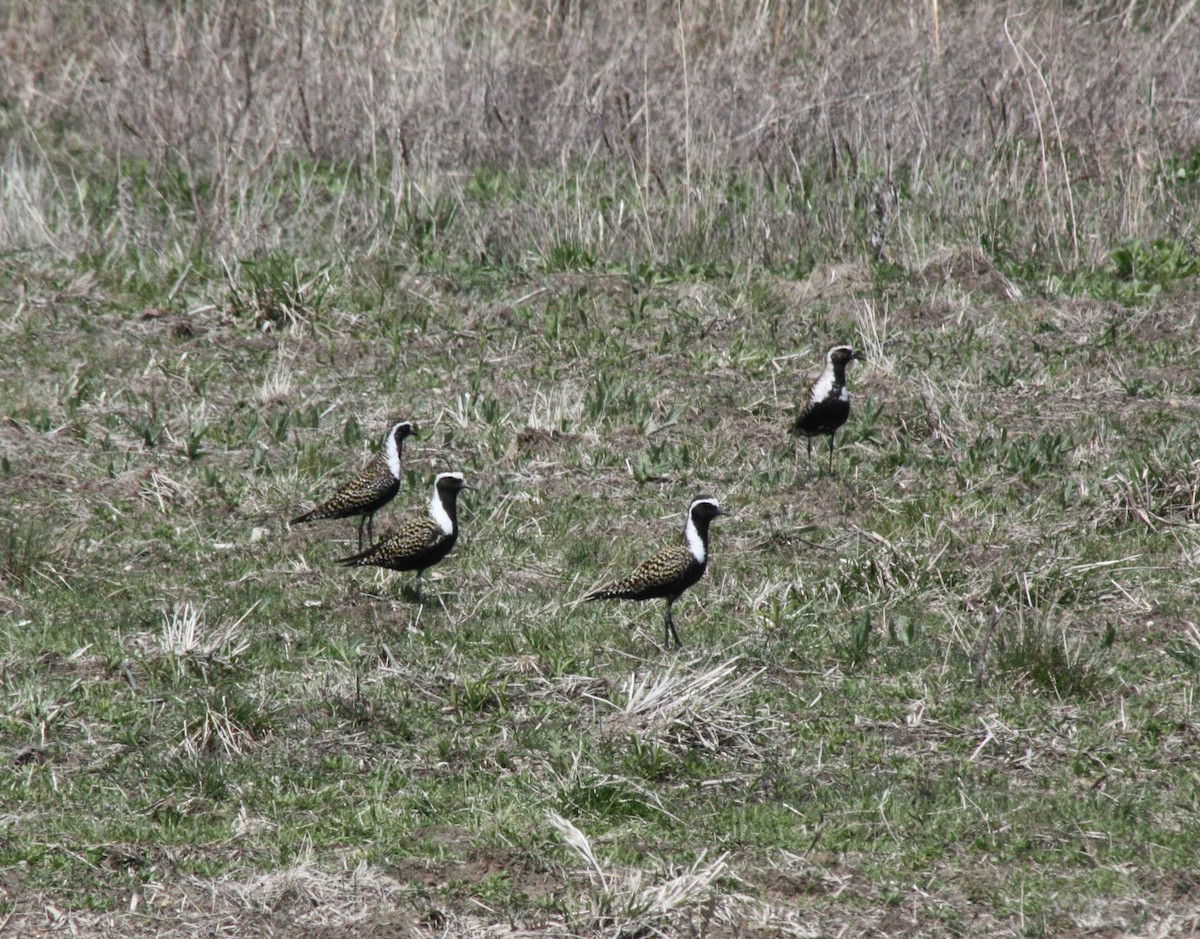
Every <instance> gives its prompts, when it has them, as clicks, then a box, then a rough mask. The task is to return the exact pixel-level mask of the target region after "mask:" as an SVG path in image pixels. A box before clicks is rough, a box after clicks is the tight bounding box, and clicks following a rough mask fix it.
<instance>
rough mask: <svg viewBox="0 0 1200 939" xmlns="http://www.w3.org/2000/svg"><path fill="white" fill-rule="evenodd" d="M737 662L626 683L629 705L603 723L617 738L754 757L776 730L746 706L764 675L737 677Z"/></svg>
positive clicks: (672, 670) (670, 670) (671, 669)
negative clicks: (763, 738)
mask: <svg viewBox="0 0 1200 939" xmlns="http://www.w3.org/2000/svg"><path fill="white" fill-rule="evenodd" d="M737 663H738V659H737V658H734V659H730V660H729V661H727V662H723V663H721V664H718V665H714V666H712V667H710V668H705V669H701V670H699V671H692V670H691V666H690V665H688V664H684V663H681V662H679V661H678V660H677V661H674V662H672V663H671V664H670V665H669V666H668V667H667V669H666V671H664V672H660V673H657V674H655V673H653V672H647V673H646V674H644V675H642V676H641V677H638V676H637V675H630V676H629V679H628V680H627V682H626V683H625V687H624V689H623V691H624V701H623V703H622V704H619V705H616V704H614V705H612V706H613V707H614V708H615V713H613V714H610V715H608V716H607V717H606V718H605V719H604V720H603V723H602V726H603V728H604V732H605V733H606V734H608V735H610V736H613V737H625V736H629V735H634V736H636V737H638V738H639V739H642V740H646V741H658V742H662V743H666V744H668V745H670V746H672V747H675V748H677V749H680V750H686V749H690V748H693V747H699V748H701V749H704V750H709V751H714V752H715V751H719V750H720V751H724V750H730V749H733V750H744V751H747V752H754V751H755V749H756V743H757V741H758V739H759V736H760V735H761V734H763V733H765V732H766V731H767V730H769V729H770V728H771V727H772V726H774V724H775V721H774V719H773V718H772V717H771V716H770V715H769V714H765V713H764V714H759V713H747V712H746V709H745V706H744V702H745V699H746V698H747V697H748V696H749V695H750V694H751V692H752V691H753V690H754V682H755V679H756V678H758V676H759V675H760V674H761V672H760V671H755V672H744V673H742V674H740V675H739V674H738V670H737Z"/></svg>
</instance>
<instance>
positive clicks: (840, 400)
mask: <svg viewBox="0 0 1200 939" xmlns="http://www.w3.org/2000/svg"><path fill="white" fill-rule="evenodd" d="M854 359H858V360H859V361H862V354H861V353H858V352H855V351H854V349H852V348H851V347H850V346H834V347H833V348H832V349H830V350H829V352H827V353H826V355H825V371H823V372H822V373H821V377H820V378H818V379H817V381H816V384H814V385H813V386H812V390H811V391H809V393H808V398H807V399H806V400H805V401H803V402H801V403H799V404H798V405H797V406H796V420H795V422H794V423H793V424H792V433H793V434H794V435H795V436H797V437H803V438H804V439H805V441H806V442H807V443H808V468H809V471H810V472H811V471H812V441H813V437H828V438H829V472H830V473H832V472H833V435H834V434H836V433H837V429H838V428H839V427H841V426H842V425H843V424H844V423H846V418H848V417H849V416H850V392H849V391H848V390H847V389H846V363H847V362H850V361H852V360H854Z"/></svg>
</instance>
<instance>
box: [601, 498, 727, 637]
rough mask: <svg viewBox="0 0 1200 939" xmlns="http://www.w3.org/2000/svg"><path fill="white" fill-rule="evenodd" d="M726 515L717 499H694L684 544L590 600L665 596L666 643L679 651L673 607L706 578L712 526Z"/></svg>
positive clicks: (606, 588) (673, 547)
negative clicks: (716, 519) (681, 597)
mask: <svg viewBox="0 0 1200 939" xmlns="http://www.w3.org/2000/svg"><path fill="white" fill-rule="evenodd" d="M725 514H726V512H725V511H724V510H723V509H722V508H721V506H720V505H719V504H718V503H717V500H716V499H712V498H709V497H708V496H701V497H700V498H698V499H694V500H692V504H691V505H690V506H689V507H688V514H687V525H686V526H685V527H684V529H683V538H682V539H681V540H680V541H678V542H676V543H675V544H672V545H670V546H668V547H666V548H663V550H661V551H659V552H658V553H657V554H656V555H654V557H652V558H650V559H649V560H648V561H644V562H643V563H642V564H640V565H639V566H638V568H637V570H635V571H634V572H633V573H632V574H631V575H630V576H629V577H626V578H625V579H624V580H618V581H616V582H614V583H611V584H607V585H606V586H604V587H601V588H600V589H598V590H594V591H592V592H591V593H589V594H588V595H587V597H586V599H588V600H654V599H657V598H659V597H665V598H666V601H667V611H666V614H665V616H664V617H663V632H664V635H663V644H664V645H667V644H669V643H670V641H671V639H672V637H673V638H674V639H675V648H677V649H678V648H679V647H680V645H682V643H680V641H679V633H678V632H676V631H675V623H674V621H673V620H672V618H671V606H672V604H674V602H675V601H676V600H678V599H679V597H680V595H681V594H682V593H683V592H684V591H685V590H687V589H688V587H690V586H692V584H694V583H696V581H698V580H699V579H700V578H701V577H702V576H704V570H705V568H706V567H707V566H708V526H709V523H710V522H712V520H713V519H714V518H716V517H717V516H719V515H725Z"/></svg>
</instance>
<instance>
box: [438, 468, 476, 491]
mask: <svg viewBox="0 0 1200 939" xmlns="http://www.w3.org/2000/svg"><path fill="white" fill-rule="evenodd" d="M436 485H437V491H438V492H440V493H451V492H459V491H460V490H463V489H470V488H471V487H470V486H468V485H467V481H466V480H465V479H464V478H463V475H462V473H439V474H438V477H437V480H436Z"/></svg>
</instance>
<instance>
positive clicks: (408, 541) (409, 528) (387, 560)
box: [338, 473, 471, 603]
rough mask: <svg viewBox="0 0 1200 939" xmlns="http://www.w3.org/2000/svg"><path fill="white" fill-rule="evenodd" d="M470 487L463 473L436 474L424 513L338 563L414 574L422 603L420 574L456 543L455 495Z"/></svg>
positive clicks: (456, 502) (409, 519) (456, 510)
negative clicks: (415, 573) (430, 497)
mask: <svg viewBox="0 0 1200 939" xmlns="http://www.w3.org/2000/svg"><path fill="white" fill-rule="evenodd" d="M470 488H471V487H470V486H468V485H467V483H466V481H465V480H464V479H463V475H462V473H438V475H437V476H436V477H435V478H434V480H433V498H432V499H430V500H429V507H428V508H427V509H426V510H425V511H424V512H422V513H421V514H419V515H413V516H411V517H410V518H408V519H407V520H406V521H405V522H404V523H403V524H401V526H400V527H399V528H397V529H396V530H395V531H393V532H391V533H389V534H387V535H384V536H383V537H382V538H380V539H379V541H378V543H376V544H374V545H372V546H371V547H369V548H367V550H366V551H362V552H360V553H359V554H355V555H351V556H350V557H348V558H341V559H340V560H339V561H338V563H339V564H344V565H345V566H347V567H386V568H388V569H389V570H393V571H416V572H417V602H418V603H421V602H423V600H424V597H423V595H422V592H421V575H422V574H423V573H424V572H425V569H426V568H427V567H432V566H433V565H434V564H437V563H438V561H440V560H441V559H442V558H444V557H445V556H446V555H447V554H449V553H450V549H451V548H453V547H454V542H455V541H457V540H458V494H459V492H461V491H462V490H463V489H470Z"/></svg>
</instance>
